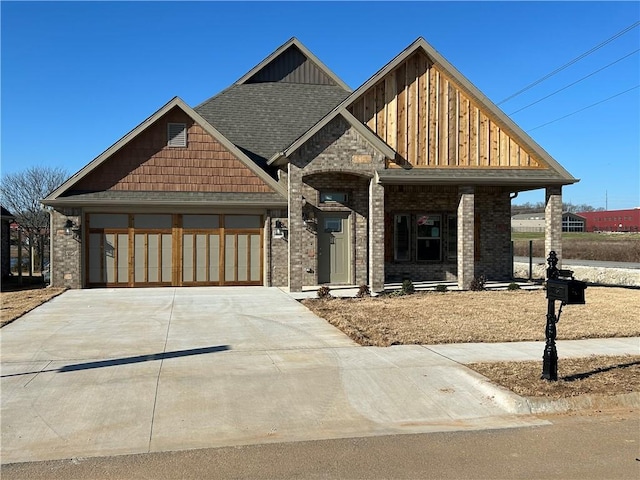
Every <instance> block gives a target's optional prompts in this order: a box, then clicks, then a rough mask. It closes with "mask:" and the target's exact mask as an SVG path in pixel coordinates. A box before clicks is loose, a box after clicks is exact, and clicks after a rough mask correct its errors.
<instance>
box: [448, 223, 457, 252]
mask: <svg viewBox="0 0 640 480" xmlns="http://www.w3.org/2000/svg"><path fill="white" fill-rule="evenodd" d="M447 226H448V228H447V258H448V259H449V260H455V259H456V258H458V217H457V216H455V215H447Z"/></svg>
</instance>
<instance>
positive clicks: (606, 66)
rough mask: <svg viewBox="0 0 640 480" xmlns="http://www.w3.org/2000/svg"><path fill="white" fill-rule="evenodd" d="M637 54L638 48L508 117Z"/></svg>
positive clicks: (639, 49) (639, 50) (512, 113)
mask: <svg viewBox="0 0 640 480" xmlns="http://www.w3.org/2000/svg"><path fill="white" fill-rule="evenodd" d="M638 52H640V48H638V49H637V50H635V51H633V52H631V53H629V54H627V55H625V56H624V57H622V58H619V59H618V60H616V61H615V62H611V63H610V64H609V65H605V66H604V67H602V68H599V69H598V70H596V71H595V72H591V73H590V74H589V75H587V76H585V77H582V78H581V79H580V80H576V81H575V82H573V83H570V84H569V85H566V86H564V87H562V88H561V89H559V90H556V91H555V92H553V93H550V94H549V95H547V96H546V97H542V98H541V99H539V100H536V101H535V102H533V103H530V104H529V105H525V106H524V107H522V108H519V109H518V110H516V111H515V112H511V113H510V114H509V116H511V115H514V114H516V113H518V112H521V111H522V110H524V109H526V108H529V107H531V106H533V105H535V104H536V103H540V102H541V101H543V100H546V99H547V98H549V97H551V96H553V95H555V94H556V93H560V92H562V91H563V90H566V89H567V88H569V87H573V86H574V85H575V84H576V83H580V82H581V81H583V80H586V79H587V78H589V77H592V76H593V75H595V74H596V73H598V72H601V71H602V70H604V69H605V68H609V67H610V66H612V65H615V64H616V63H618V62H620V61H622V60H624V59H625V58H627V57H630V56H631V55H633V54H635V53H638Z"/></svg>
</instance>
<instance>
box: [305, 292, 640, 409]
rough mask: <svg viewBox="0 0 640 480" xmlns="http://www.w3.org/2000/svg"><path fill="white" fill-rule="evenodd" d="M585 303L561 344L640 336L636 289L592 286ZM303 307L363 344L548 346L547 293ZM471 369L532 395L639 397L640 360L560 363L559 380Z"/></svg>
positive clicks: (527, 367) (506, 366)
mask: <svg viewBox="0 0 640 480" xmlns="http://www.w3.org/2000/svg"><path fill="white" fill-rule="evenodd" d="M586 300H587V304H586V305H570V306H566V307H565V308H564V310H563V312H562V315H561V317H560V321H559V323H558V325H557V327H558V339H567V340H568V339H581V338H603V337H628V336H638V335H640V321H639V320H640V316H639V314H638V310H637V306H638V300H640V292H639V291H638V290H632V289H624V288H605V287H589V288H587V291H586ZM303 303H304V304H305V305H306V306H307V307H309V308H310V309H311V310H313V311H314V312H315V313H316V314H318V315H319V316H321V317H324V318H325V319H327V321H329V323H331V324H332V325H334V326H336V327H338V328H339V329H340V330H342V331H343V332H345V333H346V334H347V335H349V336H350V337H351V338H353V339H354V340H355V341H357V342H358V343H360V344H361V345H375V346H389V345H407V344H436V343H454V342H462V343H464V342H515V341H531V340H540V341H544V336H545V325H546V312H547V300H546V298H545V292H544V291H542V290H537V291H484V292H447V293H436V292H426V293H418V294H414V295H408V296H401V297H391V296H383V297H378V298H362V299H336V298H334V299H329V300H305V301H304V302H303ZM556 305H557V304H556ZM469 367H470V368H472V369H473V370H476V371H477V372H479V373H481V374H482V375H485V376H486V377H488V378H489V379H490V380H491V381H493V382H495V383H498V384H501V385H503V386H504V387H506V388H508V389H510V390H512V391H513V392H515V393H517V394H519V395H523V396H529V397H548V398H565V397H572V396H577V395H584V394H602V395H618V394H623V393H628V392H637V391H640V355H634V356H624V357H604V356H600V357H597V356H593V357H588V358H576V359H564V358H561V359H560V360H559V362H558V376H559V380H558V381H557V382H547V381H541V380H540V374H541V369H542V361H541V360H540V361H533V362H498V363H477V364H472V365H469Z"/></svg>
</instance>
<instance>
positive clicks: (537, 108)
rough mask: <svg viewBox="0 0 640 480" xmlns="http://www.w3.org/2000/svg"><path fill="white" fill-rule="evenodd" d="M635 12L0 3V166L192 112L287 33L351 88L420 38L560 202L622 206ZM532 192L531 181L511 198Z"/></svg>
mask: <svg viewBox="0 0 640 480" xmlns="http://www.w3.org/2000/svg"><path fill="white" fill-rule="evenodd" d="M639 20H640V3H639V2H483V1H476V2H457V1H456V2H407V3H405V2H255V3H254V2H228V3H227V2H204V1H203V2H125V1H122V2H15V1H6V0H5V1H2V2H1V3H0V22H1V37H0V39H1V57H0V58H1V60H0V62H1V132H0V133H1V138H0V142H1V164H0V168H1V172H0V174H1V175H5V174H10V173H16V172H20V171H22V170H24V169H26V168H28V167H30V166H53V167H62V168H64V169H66V170H67V171H68V172H69V174H72V173H75V172H76V171H78V170H80V169H81V168H82V167H84V166H85V165H86V164H87V163H89V162H90V161H91V160H93V159H94V158H95V157H97V156H98V155H100V153H102V152H103V151H104V150H106V149H107V148H108V147H109V146H111V145H112V144H113V143H115V142H117V141H118V140H119V139H120V138H121V137H122V136H123V135H125V134H126V133H127V132H128V131H129V130H131V129H132V128H134V127H135V126H137V125H138V124H139V123H141V122H142V121H143V120H145V119H146V118H147V117H148V116H150V115H151V114H153V113H154V112H155V111H156V110H158V109H159V108H160V107H161V106H162V105H164V104H165V103H166V102H168V101H169V100H170V99H171V98H173V97H174V96H179V97H180V98H182V99H183V100H184V101H185V102H186V103H187V104H189V105H191V106H192V107H195V106H197V105H198V104H200V103H201V102H203V101H205V100H206V99H208V98H209V97H211V96H213V95H215V94H216V93H218V92H220V91H221V90H223V89H224V88H226V87H228V86H229V85H231V84H232V83H233V82H235V81H236V80H238V79H239V78H240V77H242V76H243V75H244V74H245V73H246V72H247V71H248V70H250V69H251V68H253V67H254V66H255V65H256V64H258V63H259V62H260V61H261V60H262V59H264V58H265V57H266V56H267V55H269V54H270V53H271V52H272V51H273V50H275V49H276V48H277V47H279V46H280V45H282V44H283V43H284V42H286V41H287V40H288V39H289V38H291V37H293V36H295V37H297V38H298V39H299V40H300V41H301V42H302V43H303V44H304V45H305V46H306V47H307V48H308V49H309V50H311V51H312V52H313V53H314V54H315V55H316V56H317V57H318V58H319V59H320V60H321V61H322V62H324V63H325V65H327V66H328V67H329V68H330V69H331V70H332V71H333V72H334V73H336V74H337V75H338V76H339V77H341V78H342V79H343V80H344V81H345V82H346V83H347V84H348V85H349V86H350V87H351V88H353V89H355V88H357V87H359V86H360V85H361V84H362V83H364V82H365V81H366V80H367V79H368V78H370V77H371V76H372V75H373V74H375V73H376V72H377V71H378V70H379V69H380V68H382V67H383V66H384V65H385V64H386V63H388V62H389V61H390V60H391V59H392V58H393V57H395V56H396V55H397V54H398V53H400V52H401V51H402V50H403V49H404V48H406V47H407V46H408V45H409V44H411V43H412V42H413V41H414V40H415V39H416V38H418V37H420V36H421V37H424V38H425V40H426V41H427V42H429V43H430V44H431V45H432V46H433V47H434V48H435V49H436V50H438V51H439V52H440V53H441V54H442V55H443V56H444V57H445V58H446V59H447V60H448V61H449V62H450V63H452V64H453V65H454V66H455V67H456V68H457V69H458V70H459V71H460V72H462V74H463V75H465V76H466V77H467V78H468V79H469V80H470V81H471V82H472V83H473V84H475V85H476V86H477V87H478V88H479V89H480V90H481V91H482V92H483V93H484V94H485V95H486V96H487V97H488V98H489V99H491V100H492V101H493V102H495V103H499V106H500V108H501V109H503V111H504V112H505V113H506V114H508V115H510V116H511V118H512V119H513V120H514V121H515V122H516V123H517V124H518V125H519V126H520V127H521V128H522V129H523V130H525V131H526V132H527V133H528V134H529V135H530V136H531V137H532V138H533V139H534V140H535V141H536V142H537V143H538V144H539V145H540V146H542V148H544V149H545V150H546V151H547V152H548V153H549V154H550V155H551V156H552V157H554V158H555V159H556V160H557V161H558V162H560V164H562V165H563V166H564V167H565V168H566V169H567V170H568V171H569V172H570V173H571V174H572V175H573V176H574V177H576V178H579V179H581V180H580V182H579V183H577V184H575V185H571V186H568V187H564V189H563V199H564V201H566V202H570V203H573V204H589V205H592V206H594V207H596V208H605V207H608V208H609V209H622V208H633V207H637V206H640V88H637V87H638V85H639V84H640V54H639V52H638V51H637V50H638V49H640V26H638V25H637V23H638V21H639ZM634 24H636V25H635V27H634V28H631V29H630V30H629V31H627V32H626V33H623V34H621V35H619V36H618V37H617V38H615V39H613V40H611V41H609V42H608V43H606V44H605V45H604V46H602V47H601V48H598V49H596V50H595V51H593V52H592V53H590V54H588V55H585V56H583V58H581V59H580V60H578V61H575V62H573V64H572V65H570V66H569V67H567V68H565V69H563V70H561V71H560V72H558V73H556V74H554V75H551V76H550V77H549V78H548V79H546V80H545V81H543V82H540V83H539V84H537V85H536V86H534V87H533V88H530V89H528V90H527V91H526V92H524V93H522V94H520V95H517V96H516V97H514V98H512V99H510V100H508V101H506V102H504V103H500V102H502V100H504V99H506V98H507V97H510V96H511V95H512V94H514V93H516V92H518V91H520V90H521V89H523V88H524V87H526V86H528V85H530V84H531V83H533V82H535V81H537V80H538V79H540V78H542V77H544V76H546V75H547V74H549V73H552V72H554V71H556V70H557V69H559V67H562V66H563V65H565V64H567V63H568V62H571V61H572V60H574V59H576V58H577V57H580V56H582V55H583V54H584V53H586V52H589V51H590V50H592V49H593V48H594V47H596V46H598V45H600V44H602V43H603V42H605V41H606V40H609V39H611V37H613V36H615V35H616V34H618V33H620V32H622V31H623V30H625V29H626V28H627V27H630V26H632V25H634ZM623 57H626V58H623ZM614 62H615V63H614ZM612 63H613V65H610V66H609V64H612ZM605 67H606V68H605ZM599 69H602V70H601V71H599V72H598V70H599ZM586 76H589V77H588V78H586V79H585V80H582V81H579V82H578V83H576V84H575V85H573V86H571V87H569V88H566V89H564V90H563V91H561V92H559V93H557V94H554V95H552V96H551V97H549V98H548V99H545V100H542V101H540V102H538V103H536V104H535V105H533V106H530V107H528V108H526V109H524V110H522V111H520V112H517V113H514V112H515V111H516V110H519V109H520V108H522V107H525V106H527V105H529V104H531V103H533V102H536V101H537V100H539V99H541V98H543V97H545V96H547V95H549V94H551V93H553V92H555V91H557V90H559V89H561V88H563V87H565V86H567V85H569V84H571V83H573V82H576V81H578V80H580V79H582V78H583V77H586ZM622 92H626V93H622ZM611 97H613V98H611ZM599 102H602V103H599ZM596 103H599V104H598V105H595V106H593V107H590V106H591V105H593V104H596ZM585 107H590V108H586V109H585ZM582 109H584V110H582ZM579 110H582V111H580V112H579V113H576V114H575V115H570V116H568V117H566V118H562V117H564V116H566V115H569V114H571V113H573V112H576V111H579ZM557 119H560V120H557ZM554 120H557V121H554ZM548 122H552V123H548ZM547 123H548V124H547ZM545 124H547V125H545ZM536 127H539V128H536ZM541 201H544V190H536V191H534V192H528V193H521V194H520V195H519V196H518V198H517V199H516V200H514V204H522V203H524V202H534V203H535V202H541Z"/></svg>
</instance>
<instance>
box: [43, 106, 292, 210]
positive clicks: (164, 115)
mask: <svg viewBox="0 0 640 480" xmlns="http://www.w3.org/2000/svg"><path fill="white" fill-rule="evenodd" d="M168 123H184V124H186V127H187V141H186V146H185V147H173V146H168V133H167V125H168ZM92 192H113V193H112V194H111V195H110V197H109V198H112V197H113V196H114V195H116V196H117V192H121V194H122V195H123V196H124V197H125V198H126V197H127V194H126V193H125V192H166V193H169V192H190V193H210V194H213V193H217V194H225V193H227V194H229V195H232V196H234V195H237V194H247V195H252V196H255V195H256V194H258V195H259V194H266V195H267V196H269V197H272V196H273V195H274V194H275V195H276V196H279V197H281V198H283V194H284V192H283V191H282V186H280V185H278V183H277V182H276V181H275V180H274V179H273V178H272V177H270V176H269V175H268V174H266V172H264V171H263V170H261V169H260V168H259V167H257V166H256V165H255V164H254V163H253V162H252V161H251V160H250V159H248V158H247V157H246V156H245V155H244V154H243V153H242V152H241V151H239V150H238V149H237V148H236V147H235V146H234V145H233V144H232V143H231V142H229V141H228V140H227V139H226V138H224V136H223V135H221V134H220V133H219V132H218V131H217V130H215V129H214V128H213V127H211V125H209V124H208V123H207V122H206V120H204V119H203V118H202V117H200V116H199V115H198V114H197V113H196V112H195V111H193V110H192V109H191V108H190V107H188V106H187V105H186V104H185V103H184V102H182V100H180V99H179V98H177V97H176V98H174V99H173V100H171V101H170V102H169V103H167V104H166V105H165V106H164V107H162V108H161V109H160V110H158V112H156V113H155V114H154V115H152V116H151V117H149V118H148V119H147V120H145V121H144V122H142V123H141V124H140V125H139V126H138V127H136V128H135V129H134V130H132V131H131V132H129V133H128V134H127V135H125V136H124V137H123V138H122V139H121V140H120V141H118V142H116V143H115V144H114V145H113V146H112V147H110V148H109V149H108V150H106V151H105V152H104V153H103V154H102V155H100V156H99V157H97V158H96V159H95V160H94V161H93V162H91V163H90V164H89V165H87V166H86V167H85V168H83V169H82V170H80V171H79V172H78V173H76V174H75V175H74V176H73V177H71V178H70V179H69V180H67V181H66V182H65V183H64V184H63V185H62V186H60V187H59V188H58V189H57V190H56V191H54V192H53V193H52V194H51V195H49V196H48V197H47V198H46V199H44V200H43V203H45V204H50V205H54V204H60V203H64V202H65V199H71V198H75V199H76V200H79V199H80V198H81V197H82V196H83V195H86V194H89V193H92ZM211 198H217V197H211Z"/></svg>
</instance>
